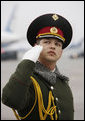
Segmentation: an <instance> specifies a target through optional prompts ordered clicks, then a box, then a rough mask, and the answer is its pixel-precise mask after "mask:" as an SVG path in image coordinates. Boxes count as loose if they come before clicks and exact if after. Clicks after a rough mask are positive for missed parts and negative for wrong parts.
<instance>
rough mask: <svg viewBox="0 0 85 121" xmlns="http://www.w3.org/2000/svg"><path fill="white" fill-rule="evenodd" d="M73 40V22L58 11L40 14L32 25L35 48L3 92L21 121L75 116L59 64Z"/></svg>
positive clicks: (29, 37) (29, 33)
mask: <svg viewBox="0 0 85 121" xmlns="http://www.w3.org/2000/svg"><path fill="white" fill-rule="evenodd" d="M71 39H72V27H71V25H70V23H69V22H68V21H67V20H66V19H65V18H64V17H62V16H60V15H57V14H45V15H42V16H39V17H38V18H36V19H35V20H34V21H33V22H32V23H31V24H30V26H29V27H28V30H27V40H28V42H29V43H30V44H31V45H32V46H33V47H32V49H30V50H29V51H28V52H26V54H25V55H24V56H23V58H22V61H21V62H20V63H19V65H18V66H17V68H16V71H15V72H14V73H13V74H12V75H11V77H10V79H9V82H8V83H7V84H6V86H5V87H4V88H3V93H2V102H3V103H4V104H5V105H7V106H9V107H10V108H12V109H13V111H14V113H15V115H16V117H17V118H18V120H20V119H21V120H73V119H74V104H73V95H72V92H71V89H70V87H69V84H68V81H69V79H68V77H66V76H64V75H62V74H61V73H60V72H59V70H58V68H57V65H56V62H57V61H58V60H59V59H60V57H61V55H62V52H63V49H64V48H66V47H67V46H68V45H69V43H70V42H71ZM16 111H17V112H16Z"/></svg>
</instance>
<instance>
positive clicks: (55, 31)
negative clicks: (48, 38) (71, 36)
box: [50, 27, 58, 34]
mask: <svg viewBox="0 0 85 121" xmlns="http://www.w3.org/2000/svg"><path fill="white" fill-rule="evenodd" d="M50 32H51V33H54V34H56V33H57V32H58V29H57V28H56V27H52V28H51V29H50Z"/></svg>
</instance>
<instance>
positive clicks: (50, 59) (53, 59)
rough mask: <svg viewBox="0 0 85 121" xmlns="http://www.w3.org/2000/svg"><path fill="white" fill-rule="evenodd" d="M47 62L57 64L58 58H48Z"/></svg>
mask: <svg viewBox="0 0 85 121" xmlns="http://www.w3.org/2000/svg"><path fill="white" fill-rule="evenodd" d="M46 60H47V61H49V62H56V61H57V59H56V58H54V57H51V56H48V57H46Z"/></svg>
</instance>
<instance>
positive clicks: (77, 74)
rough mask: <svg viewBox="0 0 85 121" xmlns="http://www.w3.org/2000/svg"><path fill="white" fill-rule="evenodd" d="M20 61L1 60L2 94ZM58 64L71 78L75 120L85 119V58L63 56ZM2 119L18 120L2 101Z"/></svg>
mask: <svg viewBox="0 0 85 121" xmlns="http://www.w3.org/2000/svg"><path fill="white" fill-rule="evenodd" d="M19 62H20V60H9V61H1V95H2V89H3V87H4V86H5V84H6V83H7V82H8V80H9V77H10V76H11V74H12V73H13V72H14V71H15V68H16V67H17V65H18V63H19ZM57 65H58V67H59V70H60V72H61V73H63V74H65V75H66V76H68V77H69V78H70V81H69V85H70V87H71V90H72V92H73V97H74V111H75V112H74V120H84V58H78V59H70V58H67V57H64V56H63V57H62V58H61V59H60V60H59V62H58V64H57ZM1 120H16V117H15V116H14V113H13V111H12V109H11V108H9V107H7V106H5V105H3V104H2V102H1Z"/></svg>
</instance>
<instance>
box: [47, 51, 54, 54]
mask: <svg viewBox="0 0 85 121" xmlns="http://www.w3.org/2000/svg"><path fill="white" fill-rule="evenodd" d="M48 54H50V55H56V53H55V52H54V51H49V52H48Z"/></svg>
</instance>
